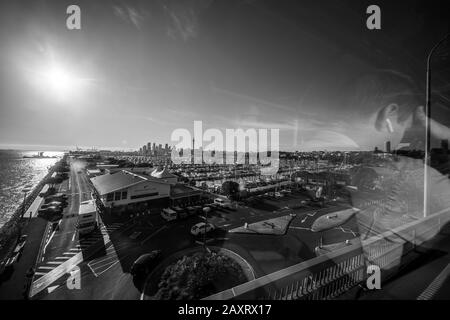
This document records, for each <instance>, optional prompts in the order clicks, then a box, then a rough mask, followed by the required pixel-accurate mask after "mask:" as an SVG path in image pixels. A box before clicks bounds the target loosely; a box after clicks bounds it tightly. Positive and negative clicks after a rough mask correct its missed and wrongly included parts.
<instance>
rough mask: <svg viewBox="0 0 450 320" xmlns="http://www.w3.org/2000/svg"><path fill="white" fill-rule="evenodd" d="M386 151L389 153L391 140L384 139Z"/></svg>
mask: <svg viewBox="0 0 450 320" xmlns="http://www.w3.org/2000/svg"><path fill="white" fill-rule="evenodd" d="M386 152H387V153H391V142H390V141H386Z"/></svg>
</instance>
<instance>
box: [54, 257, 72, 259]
mask: <svg viewBox="0 0 450 320" xmlns="http://www.w3.org/2000/svg"><path fill="white" fill-rule="evenodd" d="M55 259H58V260H67V259H69V257H56V258H55Z"/></svg>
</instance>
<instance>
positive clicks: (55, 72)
mask: <svg viewBox="0 0 450 320" xmlns="http://www.w3.org/2000/svg"><path fill="white" fill-rule="evenodd" d="M45 78H46V82H47V85H48V88H49V89H50V90H51V91H53V92H54V93H55V94H57V95H64V94H67V93H69V92H70V90H71V89H74V87H75V86H76V78H75V77H74V76H73V75H71V74H70V72H69V71H68V70H67V69H64V68H62V67H61V66H57V65H55V66H51V67H50V69H49V70H48V71H47V72H46V73H45Z"/></svg>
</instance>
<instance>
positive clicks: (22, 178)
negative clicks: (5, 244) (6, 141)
mask: <svg viewBox="0 0 450 320" xmlns="http://www.w3.org/2000/svg"><path fill="white" fill-rule="evenodd" d="M37 153H38V152H37V151H23V150H20V151H19V150H0V227H1V226H3V225H4V224H5V222H7V221H8V220H9V218H10V217H11V216H12V214H13V213H14V211H15V210H16V209H17V207H18V206H19V205H20V204H21V203H22V201H23V199H24V193H23V192H22V190H24V189H26V188H28V187H31V188H34V187H35V186H36V185H37V184H38V183H39V182H40V181H41V179H42V178H43V177H45V175H46V174H47V173H48V168H49V167H51V166H52V165H53V164H55V163H56V162H57V161H58V160H59V158H60V157H62V156H63V152H55V151H48V152H44V156H57V157H58V158H51V159H26V158H23V156H25V155H27V156H32V155H37Z"/></svg>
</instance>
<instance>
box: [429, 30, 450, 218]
mask: <svg viewBox="0 0 450 320" xmlns="http://www.w3.org/2000/svg"><path fill="white" fill-rule="evenodd" d="M449 37H450V33H449V34H447V35H446V36H445V37H444V38H442V39H441V40H440V41H439V42H438V43H436V44H435V45H434V47H433V48H431V50H430V53H429V54H428V57H427V83H426V104H425V114H426V119H425V135H426V138H425V161H424V185H423V198H424V200H423V216H424V217H426V216H427V215H428V192H429V190H428V188H429V186H428V176H429V169H430V164H431V158H430V146H431V133H430V125H431V123H430V122H431V62H432V59H433V54H434V53H435V52H436V50H437V49H438V48H439V47H440V45H441V44H442V43H444V42H445V41H446V40H447V39H448V38H449Z"/></svg>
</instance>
